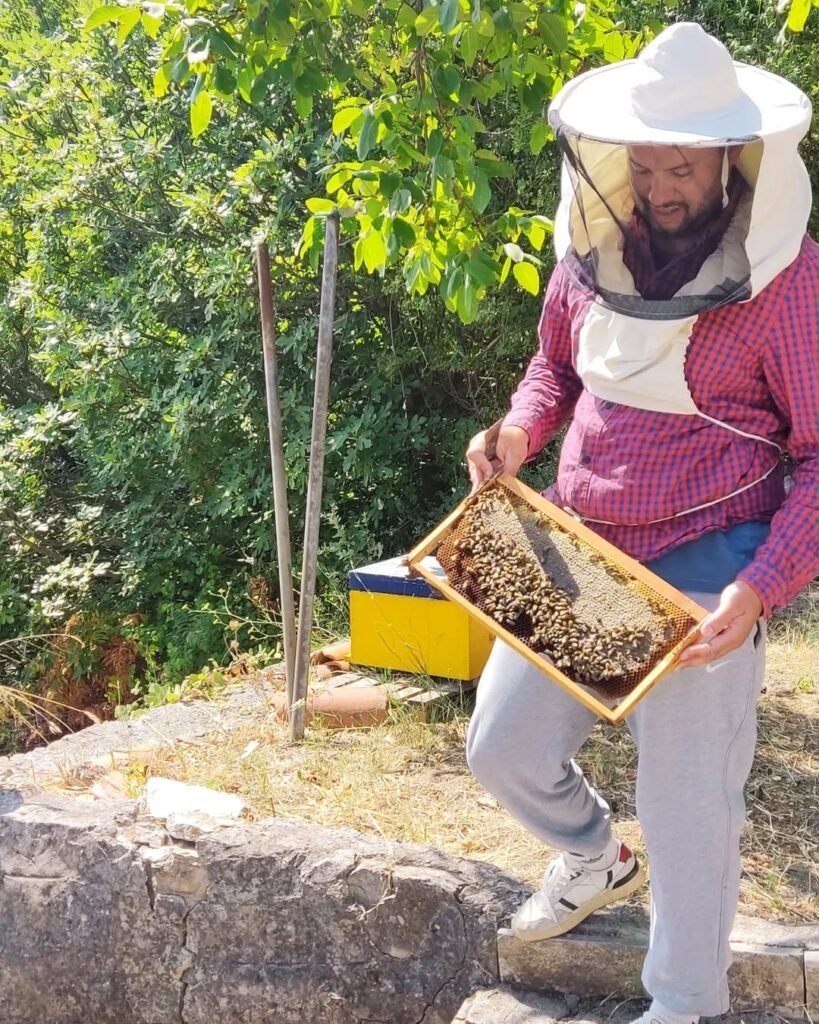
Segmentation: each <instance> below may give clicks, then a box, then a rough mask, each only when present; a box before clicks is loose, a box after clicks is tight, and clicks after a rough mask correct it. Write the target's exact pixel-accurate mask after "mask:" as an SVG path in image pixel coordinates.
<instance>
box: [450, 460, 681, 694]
mask: <svg viewBox="0 0 819 1024" xmlns="http://www.w3.org/2000/svg"><path fill="white" fill-rule="evenodd" d="M435 554H436V557H437V559H438V561H439V563H440V564H441V566H442V568H443V569H444V571H445V572H446V575H447V580H448V582H449V584H450V586H451V587H453V588H454V589H455V590H456V591H457V592H458V593H459V594H460V595H461V596H462V597H463V598H465V599H466V600H467V601H468V602H469V603H470V604H472V605H473V606H475V607H477V608H479V609H480V610H481V611H482V612H484V614H486V615H487V616H489V618H490V619H492V620H493V622H494V623H495V624H496V625H497V626H498V627H500V630H505V631H507V632H509V633H512V634H514V635H515V636H516V637H517V638H518V639H519V640H520V641H521V642H522V643H524V644H525V645H526V646H527V647H529V649H530V650H532V651H533V652H534V653H536V654H540V655H544V656H546V657H547V658H548V659H549V660H550V661H551V662H552V663H553V664H554V665H555V666H556V667H557V668H558V669H560V671H561V672H562V673H563V674H564V675H565V676H567V677H568V678H569V679H571V680H572V681H574V682H575V683H578V684H581V685H584V686H588V687H590V688H592V689H593V690H595V691H596V692H597V693H598V694H600V695H601V696H602V697H604V698H605V699H607V700H614V699H619V698H622V697H625V696H627V695H628V694H629V693H631V691H632V690H633V689H634V687H635V686H636V685H637V684H638V683H639V682H640V681H641V680H642V679H644V678H645V677H646V676H647V675H648V673H649V672H650V671H651V670H652V669H653V668H654V666H655V665H657V663H658V662H659V661H661V660H662V659H663V658H664V657H665V656H666V655H667V654H668V653H669V652H670V651H671V650H673V648H674V647H676V646H677V644H678V643H679V642H680V641H681V640H682V639H683V638H684V637H685V636H686V634H687V633H688V632H689V631H690V629H691V628H692V626H694V625H695V620H694V619H693V618H692V617H691V616H690V615H688V614H687V613H686V612H684V611H682V610H681V609H680V608H678V607H677V606H676V605H675V604H673V602H671V601H670V600H668V598H666V597H665V596H664V595H663V594H661V593H659V592H657V591H655V590H653V589H652V588H651V587H650V586H648V585H647V584H646V583H644V582H643V581H642V580H639V579H637V578H636V577H634V576H633V575H631V574H630V573H629V572H628V571H627V570H626V569H625V568H623V567H622V566H620V565H618V564H617V563H615V562H613V561H610V560H609V559H608V558H607V557H606V556H604V555H603V554H601V553H600V552H599V551H598V550H597V549H596V548H595V547H593V546H592V545H591V544H589V543H587V542H586V541H585V540H583V539H581V538H580V537H577V536H575V535H574V534H572V533H571V532H570V531H568V530H566V529H564V528H563V527H562V526H561V525H559V524H558V523H557V521H556V520H553V519H551V518H550V517H549V516H548V514H547V513H545V512H542V511H540V510H538V509H535V508H533V507H532V506H531V505H530V504H529V503H528V502H527V501H526V500H525V499H524V498H521V497H520V496H519V495H518V494H516V493H514V492H512V491H510V490H509V489H507V488H506V487H504V485H503V484H502V482H500V481H498V480H494V481H492V482H490V483H489V484H487V485H485V486H484V487H483V488H482V489H481V490H480V491H479V492H478V494H477V495H476V496H475V497H474V498H473V499H472V500H471V501H470V502H469V503H468V505H467V507H466V508H465V510H464V511H463V513H462V514H461V515H460V516H459V517H458V519H457V520H456V522H455V524H454V526H453V528H452V529H451V530H450V532H449V533H447V535H446V536H445V538H444V539H443V540H442V542H441V543H440V544H439V546H438V548H437V550H436V552H435Z"/></svg>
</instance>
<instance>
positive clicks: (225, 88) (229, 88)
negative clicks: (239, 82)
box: [213, 64, 236, 96]
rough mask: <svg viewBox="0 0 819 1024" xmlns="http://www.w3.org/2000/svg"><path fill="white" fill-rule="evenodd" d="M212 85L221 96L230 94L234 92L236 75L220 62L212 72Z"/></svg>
mask: <svg viewBox="0 0 819 1024" xmlns="http://www.w3.org/2000/svg"><path fill="white" fill-rule="evenodd" d="M213 87H214V89H216V91H217V92H220V93H222V95H223V96H232V95H233V93H234V92H236V76H235V75H234V74H233V72H232V71H231V70H230V69H229V68H226V67H225V66H224V65H223V64H220V65H219V67H218V68H217V69H216V70H215V71H214V73H213Z"/></svg>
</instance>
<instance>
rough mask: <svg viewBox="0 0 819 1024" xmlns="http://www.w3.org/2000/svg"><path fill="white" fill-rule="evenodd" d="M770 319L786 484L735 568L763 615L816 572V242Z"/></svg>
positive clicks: (767, 368)
mask: <svg viewBox="0 0 819 1024" xmlns="http://www.w3.org/2000/svg"><path fill="white" fill-rule="evenodd" d="M810 253H811V256H810V258H808V259H806V260H804V261H803V263H802V265H801V266H800V268H799V271H798V273H797V274H795V275H794V278H793V281H792V282H791V285H790V287H789V289H788V292H787V297H786V298H785V299H784V301H783V303H782V307H781V309H780V310H779V311H778V312H779V315H778V317H777V318H776V323H775V324H774V325H772V327H771V330H770V334H769V339H768V344H767V346H766V348H765V350H764V351H763V356H762V358H763V369H764V372H765V376H766V379H767V381H768V386H769V387H770V390H771V395H772V397H773V399H774V401H775V402H776V404H777V406H778V407H779V409H780V411H781V412H782V414H783V416H784V417H785V419H786V420H787V421H788V422H789V423H790V424H791V430H790V435H789V438H788V452H789V453H790V455H791V456H792V457H793V459H794V461H795V462H796V464H797V465H796V469H795V471H794V473H793V486H792V488H791V490H790V492H789V493H788V496H787V498H786V499H785V501H784V503H783V504H782V506H781V507H780V509H779V511H778V512H777V513H776V514H775V515H774V517H773V520H772V522H771V532H770V534H769V536H768V539H767V541H766V542H765V543H764V544H763V545H762V546H761V547H760V548H759V550H758V551H757V553H756V557H755V558H754V560H753V561H752V562H751V564H750V565H749V566H747V568H745V569H744V570H743V571H742V572H741V573H740V574H739V579H741V580H744V581H745V582H746V583H747V584H748V585H749V586H750V587H752V588H753V590H754V591H755V592H756V594H757V596H758V597H759V599H760V601H761V602H762V606H763V610H764V613H765V615H766V616H768V615H770V614H771V612H773V611H775V610H776V609H777V608H781V607H783V606H784V605H786V604H787V603H788V602H789V601H791V600H792V599H793V598H794V597H795V596H796V595H797V593H798V592H799V591H800V590H801V589H802V588H803V587H805V586H807V584H808V583H810V581H811V580H812V579H813V578H814V577H815V576H817V575H818V574H819V246H816V245H815V244H813V245H812V246H811V249H810Z"/></svg>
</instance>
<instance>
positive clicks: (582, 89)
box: [549, 60, 811, 146]
mask: <svg viewBox="0 0 819 1024" xmlns="http://www.w3.org/2000/svg"><path fill="white" fill-rule="evenodd" d="M638 63H639V62H638V61H636V60H624V61H619V62H618V63H616V64H609V65H606V66H605V67H602V68H596V69H595V70H593V71H587V72H585V74H582V75H579V76H578V77H577V78H575V79H573V80H572V81H571V82H569V83H568V85H566V86H565V87H564V88H563V89H562V90H561V91H560V93H558V95H557V96H556V97H555V99H554V101H553V102H552V104H551V106H550V107H549V123H550V124H551V126H552V127H553V128H554V130H555V132H560V131H568V132H571V133H573V134H576V135H582V136H585V137H587V138H591V139H597V140H599V141H600V142H613V143H620V144H625V145H668V146H714V145H720V144H723V145H726V144H730V143H733V142H742V141H748V140H749V139H758V138H764V137H765V136H770V135H774V134H779V133H781V132H792V131H794V132H795V131H799V132H800V137H801V136H802V135H804V134H805V132H806V131H807V130H808V127H809V125H810V118H811V105H810V100H809V99H808V98H807V96H805V94H804V93H803V92H802V91H801V90H800V89H798V88H797V87H796V86H795V85H793V84H792V83H791V82H789V81H787V79H784V78H781V77H780V76H779V75H774V74H771V73H770V72H769V71H764V70H763V69H762V68H757V67H753V66H751V65H749V64H739V63H736V62H735V63H734V67H735V69H736V73H737V80H738V83H739V87H740V90H741V96H740V97H739V99H738V100H736V101H735V102H733V103H732V104H731V105H730V106H727V107H725V108H723V109H721V110H718V111H716V112H708V113H707V114H703V115H700V116H698V117H696V118H694V119H691V120H682V119H681V120H679V121H674V120H671V119H669V120H668V121H664V122H663V123H662V124H649V123H647V122H646V121H645V120H643V119H641V118H640V117H638V116H637V114H635V113H634V111H633V110H632V108H631V90H632V88H633V87H634V85H635V82H636V81H637V79H638V73H639V70H640V69H639V67H638Z"/></svg>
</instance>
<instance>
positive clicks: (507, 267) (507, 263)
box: [500, 256, 512, 284]
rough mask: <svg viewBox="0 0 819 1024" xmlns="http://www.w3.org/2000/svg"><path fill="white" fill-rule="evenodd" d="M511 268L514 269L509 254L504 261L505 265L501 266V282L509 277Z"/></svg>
mask: <svg viewBox="0 0 819 1024" xmlns="http://www.w3.org/2000/svg"><path fill="white" fill-rule="evenodd" d="M511 269H512V261H511V260H510V259H509V257H508V256H507V257H506V259H505V260H504V261H503V267H502V268H501V272H500V283H501V284H503V282H504V281H505V280H506V278H507V277H509V271H510V270H511Z"/></svg>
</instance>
